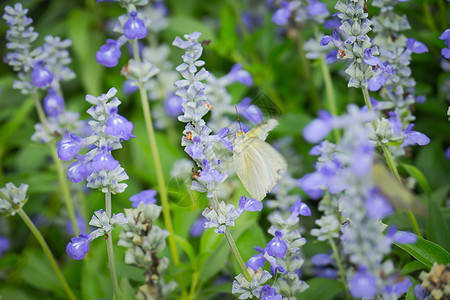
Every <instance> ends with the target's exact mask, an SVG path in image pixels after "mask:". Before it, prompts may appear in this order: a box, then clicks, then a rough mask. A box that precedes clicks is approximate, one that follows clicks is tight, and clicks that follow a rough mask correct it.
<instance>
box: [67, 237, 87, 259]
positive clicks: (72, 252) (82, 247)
mask: <svg viewBox="0 0 450 300" xmlns="http://www.w3.org/2000/svg"><path fill="white" fill-rule="evenodd" d="M90 241H91V237H90V235H89V234H86V233H82V232H80V234H79V236H78V237H74V238H72V240H71V242H70V243H69V244H67V247H66V252H67V254H68V255H69V256H70V257H72V258H73V259H76V260H81V259H83V258H84V257H85V256H86V253H87V252H88V251H89V242H90Z"/></svg>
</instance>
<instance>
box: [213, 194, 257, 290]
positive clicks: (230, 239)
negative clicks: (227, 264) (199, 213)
mask: <svg viewBox="0 0 450 300" xmlns="http://www.w3.org/2000/svg"><path fill="white" fill-rule="evenodd" d="M212 200H213V204H214V208H215V209H218V208H219V201H217V196H216V193H215V192H214V197H213V198H212ZM225 237H226V238H227V242H228V245H230V248H231V252H233V255H234V258H235V259H236V261H237V263H238V265H239V267H240V268H241V270H242V273H244V276H245V278H246V279H247V280H248V281H249V282H251V281H252V277H251V276H250V273H249V272H248V270H247V267H246V266H245V263H244V260H243V259H242V257H241V254H240V253H239V250H238V248H237V246H236V243H235V242H234V239H233V236H232V235H231V232H230V231H229V230H228V227H227V229H226V230H225Z"/></svg>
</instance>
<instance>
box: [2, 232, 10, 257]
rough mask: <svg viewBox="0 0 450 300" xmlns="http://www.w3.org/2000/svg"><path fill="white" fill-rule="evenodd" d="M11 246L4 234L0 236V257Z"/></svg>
mask: <svg viewBox="0 0 450 300" xmlns="http://www.w3.org/2000/svg"><path fill="white" fill-rule="evenodd" d="M10 248H11V242H10V240H9V239H8V238H7V237H6V236H0V257H2V256H3V255H4V254H5V253H6V252H7V251H8V250H9V249H10Z"/></svg>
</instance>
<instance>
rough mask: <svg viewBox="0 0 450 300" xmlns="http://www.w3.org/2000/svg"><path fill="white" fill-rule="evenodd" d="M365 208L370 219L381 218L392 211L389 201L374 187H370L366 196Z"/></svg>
mask: <svg viewBox="0 0 450 300" xmlns="http://www.w3.org/2000/svg"><path fill="white" fill-rule="evenodd" d="M366 210H367V214H368V215H369V217H370V218H372V219H383V218H384V217H386V216H388V215H390V214H392V213H393V212H394V209H393V208H392V205H391V204H390V203H389V201H387V200H386V198H384V197H383V196H381V195H380V194H379V193H378V191H377V190H376V189H372V190H371V191H370V193H369V196H368V197H367V200H366Z"/></svg>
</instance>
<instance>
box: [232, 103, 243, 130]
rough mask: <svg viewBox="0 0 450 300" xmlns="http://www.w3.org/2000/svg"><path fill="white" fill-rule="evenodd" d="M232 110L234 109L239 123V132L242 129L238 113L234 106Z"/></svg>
mask: <svg viewBox="0 0 450 300" xmlns="http://www.w3.org/2000/svg"><path fill="white" fill-rule="evenodd" d="M234 109H236V114H237V120H238V122H239V130H242V128H241V120H240V119H239V112H238V109H237V106H236V104H235V105H234Z"/></svg>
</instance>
